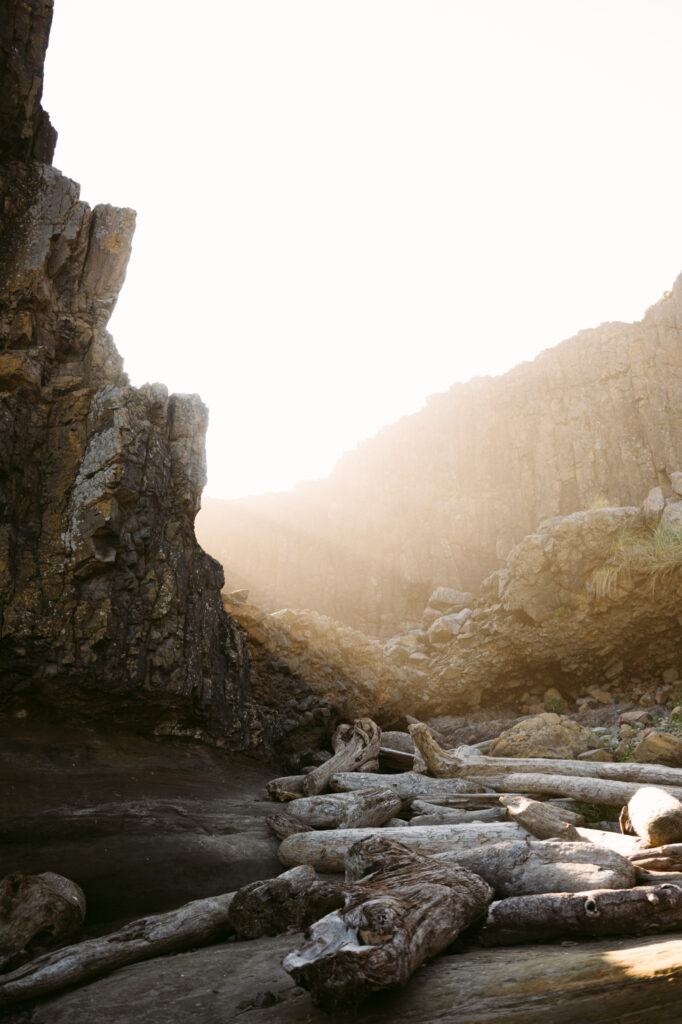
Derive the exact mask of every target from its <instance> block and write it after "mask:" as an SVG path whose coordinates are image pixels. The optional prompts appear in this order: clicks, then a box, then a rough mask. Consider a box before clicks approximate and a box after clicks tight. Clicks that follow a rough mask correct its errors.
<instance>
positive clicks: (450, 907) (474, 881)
mask: <svg viewBox="0 0 682 1024" xmlns="http://www.w3.org/2000/svg"><path fill="white" fill-rule="evenodd" d="M359 845H361V846H362V847H363V848H364V850H363V853H364V854H365V855H366V856H367V858H368V859H369V860H370V861H371V863H372V866H374V867H376V870H375V871H374V872H373V873H372V874H371V875H369V876H368V877H366V878H365V879H364V880H363V881H361V882H359V883H358V884H357V885H355V886H353V888H352V890H351V892H349V893H348V895H347V897H346V902H345V905H344V907H343V909H342V910H337V911H335V912H334V913H332V914H329V915H327V917H324V918H322V920H321V921H318V922H317V923H316V924H314V925H313V926H312V927H311V929H310V935H311V937H310V941H309V942H307V943H306V944H305V945H304V946H303V947H301V949H298V950H295V951H294V952H293V953H290V954H289V955H288V956H287V957H286V958H285V960H284V964H283V966H284V969H285V970H286V971H288V972H289V974H291V976H292V977H293V979H294V981H295V982H296V983H297V984H298V985H302V986H303V987H304V988H307V989H308V990H309V991H310V993H311V995H312V997H313V1000H314V1001H315V1002H316V1003H318V1004H319V1005H320V1006H322V1007H323V1008H325V1009H328V1010H332V1009H338V1008H341V1007H356V1006H357V1005H358V1004H359V1003H360V1002H361V1001H362V1000H363V999H364V998H365V997H366V996H367V995H369V994H370V993H371V992H376V991H378V990H380V989H385V988H391V987H393V986H396V985H403V984H405V982H406V981H407V980H408V978H409V977H410V975H411V974H412V973H413V972H414V971H415V970H416V968H417V967H418V966H419V964H421V963H422V962H423V961H424V960H426V959H428V958H429V957H431V956H433V955H434V954H435V953H438V952H439V951H440V950H441V949H444V948H445V947H446V946H448V945H449V944H450V943H451V942H452V941H453V940H454V939H455V938H456V937H457V936H458V935H459V934H460V932H461V931H463V930H464V929H465V928H467V927H469V925H471V924H472V923H473V922H474V921H476V920H477V919H478V918H480V917H481V915H482V914H484V913H485V910H486V908H487V906H488V903H489V902H490V899H491V897H492V890H491V889H490V887H489V886H488V884H487V883H486V882H484V881H483V879H481V878H479V877H478V876H477V875H474V874H472V873H471V872H470V871H466V870H464V869H462V868H459V867H455V866H451V865H447V866H446V865H444V864H439V863H438V862H437V861H435V860H434V859H433V858H431V857H422V856H419V855H418V854H414V853H411V852H410V851H408V850H404V849H403V850H401V849H400V848H399V844H397V843H393V842H391V841H390V840H387V839H385V838H384V837H383V836H380V835H376V836H370V837H368V838H367V839H365V840H364V841H363V842H362V843H361V844H359ZM377 865H378V866H377Z"/></svg>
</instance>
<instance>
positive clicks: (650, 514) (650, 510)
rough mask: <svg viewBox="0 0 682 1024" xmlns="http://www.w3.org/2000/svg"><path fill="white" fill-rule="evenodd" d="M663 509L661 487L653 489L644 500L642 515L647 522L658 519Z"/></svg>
mask: <svg viewBox="0 0 682 1024" xmlns="http://www.w3.org/2000/svg"><path fill="white" fill-rule="evenodd" d="M664 508H665V497H664V495H663V488H662V487H653V488H652V489H651V490H650V491H649V493H648V494H647V496H646V498H645V499H644V515H645V516H646V518H647V520H651V519H658V517H659V516H660V514H661V512H662V511H663V509H664Z"/></svg>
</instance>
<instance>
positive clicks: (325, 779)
mask: <svg viewBox="0 0 682 1024" xmlns="http://www.w3.org/2000/svg"><path fill="white" fill-rule="evenodd" d="M333 746H334V750H335V753H334V756H333V757H330V758H329V760H328V761H325V762H324V764H321V765H319V766H318V767H317V768H315V769H314V770H313V771H312V772H310V774H309V775H306V776H305V778H304V780H303V786H302V788H303V795H304V796H313V795H314V794H315V793H322V792H323V790H325V789H326V788H327V786H328V784H329V780H330V778H331V777H332V775H334V774H335V773H336V772H352V771H355V770H356V769H360V768H362V766H363V765H366V764H367V762H368V761H369V762H374V761H377V759H378V757H379V750H380V749H381V729H380V728H379V726H378V725H377V724H376V723H375V722H373V721H372V719H371V718H358V719H357V721H356V722H354V723H353V725H352V726H339V728H338V729H337V730H336V733H335V735H334V742H333Z"/></svg>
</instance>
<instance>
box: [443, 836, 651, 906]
mask: <svg viewBox="0 0 682 1024" xmlns="http://www.w3.org/2000/svg"><path fill="white" fill-rule="evenodd" d="M436 858H437V859H438V860H443V861H447V862H448V863H449V864H451V863H453V862H456V863H458V864H461V865H462V866H463V867H466V868H468V869H469V870H470V871H475V872H476V874H479V875H481V877H482V878H485V880H486V881H487V882H489V883H490V885H492V887H493V888H494V890H495V894H496V895H497V896H499V897H502V896H521V895H523V894H524V893H542V892H581V891H582V890H583V889H629V888H630V887H631V886H633V885H634V884H635V881H636V874H635V868H634V865H633V864H632V862H631V861H630V860H628V858H627V857H623V856H621V855H620V854H619V853H616V852H615V851H614V850H608V849H606V848H604V847H597V846H592V845H591V844H589V843H565V842H560V841H559V840H546V841H544V842H539V841H536V840H528V841H514V842H506V843H505V842H503V843H497V844H495V845H494V846H488V847H483V848H477V847H473V848H472V847H470V848H469V849H463V850H457V851H448V852H446V853H440V854H436Z"/></svg>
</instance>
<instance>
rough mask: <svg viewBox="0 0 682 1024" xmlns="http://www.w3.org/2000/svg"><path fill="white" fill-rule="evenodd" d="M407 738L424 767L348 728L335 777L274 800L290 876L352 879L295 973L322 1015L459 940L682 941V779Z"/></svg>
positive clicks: (331, 766)
mask: <svg viewBox="0 0 682 1024" xmlns="http://www.w3.org/2000/svg"><path fill="white" fill-rule="evenodd" d="M409 732H410V735H411V738H412V742H413V744H414V747H415V748H416V751H415V752H413V753H410V752H409V749H407V747H408V746H409V744H405V743H402V744H400V745H401V747H402V748H403V749H402V750H395V749H392V748H391V747H390V746H388V745H387V744H388V743H390V742H392V741H393V742H394V741H395V739H397V738H398V737H392V738H391V739H389V737H388V736H385V737H384V739H383V743H382V736H381V732H380V730H379V729H378V727H377V726H376V725H375V724H374V723H373V722H371V721H368V720H366V719H365V720H360V721H358V722H356V723H355V725H354V726H353V727H352V728H351V727H350V726H344V727H342V729H341V730H340V731H339V732H338V733H337V735H336V737H335V744H334V747H335V753H334V756H333V757H332V758H331V759H330V760H328V761H327V762H326V763H325V764H324V765H322V766H321V767H319V768H316V769H314V770H313V771H312V772H310V773H309V774H308V775H302V776H295V777H289V778H286V779H275V780H274V781H273V782H272V783H270V785H269V786H268V789H269V792H270V795H271V796H272V797H273V798H275V799H278V800H287V801H289V803H288V805H287V811H286V813H280V814H273V815H272V816H271V817H270V818H269V819H267V820H268V823H269V825H270V827H271V828H272V830H273V831H274V832H275V834H276V835H277V836H278V838H279V839H281V845H280V860H281V861H282V864H283V865H285V866H286V867H289V868H292V869H294V870H296V868H297V867H299V868H300V866H302V865H306V866H307V867H308V868H310V867H312V868H314V869H316V870H317V871H321V872H342V871H344V872H345V880H344V882H338V883H336V884H337V886H338V887H339V890H340V891H342V892H343V894H344V897H343V905H342V906H339V907H338V908H337V909H335V910H333V911H331V912H330V913H329V914H327V916H325V917H323V918H321V919H320V920H317V921H316V923H315V924H313V925H312V927H311V929H310V939H309V941H308V942H307V943H306V944H305V945H304V946H303V947H302V948H301V949H299V950H296V951H295V952H292V953H291V954H290V955H289V956H288V957H287V958H286V959H285V961H284V967H285V969H286V970H287V971H288V972H289V973H290V974H291V975H292V976H293V978H294V979H295V980H296V982H297V983H298V984H300V985H303V986H304V987H306V988H308V989H309V990H310V991H311V993H312V995H313V998H314V999H315V1001H316V1002H318V1003H319V1004H320V1005H321V1006H323V1007H326V1008H328V1009H330V1008H334V1007H339V1006H344V1005H354V1004H357V1003H358V1002H359V1001H360V1000H361V999H363V998H364V997H365V996H366V995H368V994H369V993H370V992H372V991H376V990H378V989H381V988H386V987H390V986H394V985H397V984H401V983H404V982H405V981H406V980H407V978H408V977H409V976H410V974H411V973H412V972H413V971H414V970H415V968H416V967H417V966H418V965H419V964H420V963H421V962H423V961H424V960H425V959H427V958H428V957H430V956H432V955H433V954H434V953H436V952H438V951H440V950H442V949H444V948H446V947H447V946H449V945H451V944H452V943H453V942H454V941H455V940H456V939H458V937H464V938H465V939H466V940H467V941H469V942H471V943H477V944H480V945H485V946H496V945H508V944H511V945H514V944H519V943H524V942H539V941H547V940H551V939H566V938H571V939H573V938H576V937H597V936H608V935H639V934H644V933H646V934H649V933H651V932H663V931H669V930H674V929H676V928H679V927H682V770H679V769H674V768H666V767H663V766H658V765H640V764H618V763H613V762H589V761H562V760H550V759H540V758H532V759H531V758H528V759H525V758H500V757H487V756H485V755H484V754H483V753H481V751H480V750H478V749H476V748H472V747H460V748H458V749H457V750H454V751H448V750H444V749H443V748H442V747H441V746H440V745H439V744H438V743H437V742H436V740H435V739H434V737H433V735H432V734H431V732H430V730H429V729H428V728H427V726H425V725H423V724H421V723H415V724H413V725H411V726H410V727H409ZM405 739H406V740H407V736H405ZM414 763H416V766H417V767H418V769H419V770H418V771H415V770H409V769H410V768H412V767H413V764H414ZM378 764H381V765H382V766H388V767H389V768H390V769H393V771H391V772H390V773H378V772H377V771H376V770H375V769H376V766H377V765H378ZM397 767H403V768H407V769H408V770H406V771H402V772H398V773H395V769H396V768H397ZM427 773H428V774H427ZM327 788H329V789H331V790H332V792H324V791H325V790H326V789H327ZM548 798H549V799H548ZM579 802H585V803H590V804H593V805H605V806H608V807H617V808H622V811H621V819H620V828H621V830H620V831H619V832H616V831H614V830H613V828H609V825H608V823H602V826H601V827H586V823H585V820H584V817H583V816H582V815H581V814H580V813H579V812H578V811H577V810H576V809H575V807H576V804H578V803H579ZM282 877H285V876H282ZM330 884H333V883H329V882H326V883H324V882H321V881H317V882H316V883H315V884H313V885H312V886H311V891H312V892H314V891H315V888H316V886H325V885H326V886H327V892H328V891H329V886H330ZM311 916H313V915H311Z"/></svg>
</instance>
